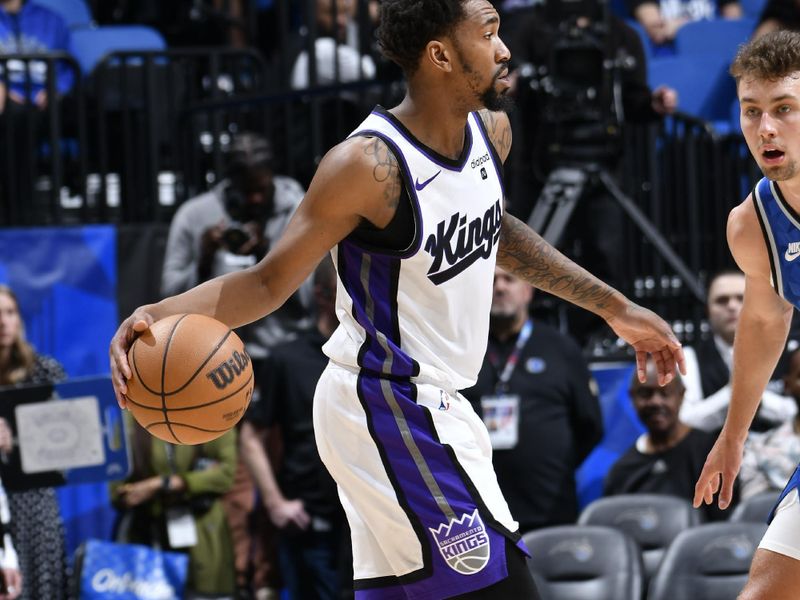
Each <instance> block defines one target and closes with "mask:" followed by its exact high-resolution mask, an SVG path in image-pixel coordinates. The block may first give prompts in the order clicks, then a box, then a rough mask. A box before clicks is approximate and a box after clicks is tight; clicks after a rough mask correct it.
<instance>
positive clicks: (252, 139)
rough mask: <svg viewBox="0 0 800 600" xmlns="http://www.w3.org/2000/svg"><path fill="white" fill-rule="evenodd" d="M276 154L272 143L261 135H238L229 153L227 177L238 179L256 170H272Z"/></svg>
mask: <svg viewBox="0 0 800 600" xmlns="http://www.w3.org/2000/svg"><path fill="white" fill-rule="evenodd" d="M274 158H275V152H274V151H273V149H272V143H270V141H269V140H268V139H267V138H266V137H264V136H263V135H261V134H259V133H255V132H252V131H243V132H241V133H239V134H236V136H234V138H233V142H232V143H231V147H230V151H229V152H228V164H227V176H228V177H231V178H232V177H236V176H239V175H242V174H243V173H245V172H248V171H252V170H255V169H269V170H272V163H273V159H274Z"/></svg>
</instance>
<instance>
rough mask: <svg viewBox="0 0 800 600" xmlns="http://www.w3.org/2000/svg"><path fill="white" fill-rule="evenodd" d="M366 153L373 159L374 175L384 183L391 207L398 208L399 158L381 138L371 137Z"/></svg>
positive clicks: (386, 196)
mask: <svg viewBox="0 0 800 600" xmlns="http://www.w3.org/2000/svg"><path fill="white" fill-rule="evenodd" d="M364 154H365V155H366V156H367V157H369V159H370V160H371V161H372V164H373V167H372V177H373V178H374V179H375V181H377V182H378V183H381V184H383V197H384V199H385V200H386V204H387V206H388V207H389V208H392V209H394V208H397V205H398V203H399V202H400V189H401V185H400V168H399V167H398V165H397V158H396V157H395V155H394V153H393V152H392V151H391V150H389V147H388V146H387V145H386V142H384V141H383V140H382V139H380V138H377V137H376V138H371V139H370V140H369V143H368V144H367V145H366V146H365V147H364Z"/></svg>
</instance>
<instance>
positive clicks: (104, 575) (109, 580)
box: [78, 540, 189, 600]
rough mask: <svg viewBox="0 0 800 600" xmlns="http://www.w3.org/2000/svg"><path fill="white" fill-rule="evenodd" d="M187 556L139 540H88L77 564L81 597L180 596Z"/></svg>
mask: <svg viewBox="0 0 800 600" xmlns="http://www.w3.org/2000/svg"><path fill="white" fill-rule="evenodd" d="M188 565H189V557H188V556H187V555H186V554H181V553H178V552H162V551H160V550H154V549H153V548H148V547H147V546H141V545H138V544H116V543H113V542H102V541H99V540H89V541H87V542H86V543H85V544H84V546H83V556H82V559H81V564H80V567H79V569H80V572H79V575H78V576H79V585H80V595H79V599H80V600H181V599H182V598H183V595H184V587H185V585H186V572H187V568H188Z"/></svg>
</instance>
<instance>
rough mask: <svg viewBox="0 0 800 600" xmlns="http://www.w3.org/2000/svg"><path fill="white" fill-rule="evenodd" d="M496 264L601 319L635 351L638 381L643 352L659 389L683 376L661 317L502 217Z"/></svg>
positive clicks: (673, 340)
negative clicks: (651, 362) (677, 373)
mask: <svg viewBox="0 0 800 600" xmlns="http://www.w3.org/2000/svg"><path fill="white" fill-rule="evenodd" d="M497 264H498V265H499V266H501V267H503V268H504V269H505V270H506V271H509V272H511V273H513V274H514V275H516V276H517V277H520V278H522V279H524V280H525V281H527V282H528V283H530V284H531V285H533V286H536V287H537V288H539V289H542V290H544V291H546V292H549V293H551V294H554V295H556V296H558V297H559V298H563V299H564V300H568V301H569V302H572V303H573V304H576V305H578V306H580V307H582V308H585V309H586V310H590V311H592V312H593V313H596V314H597V315H599V316H601V317H603V318H604V319H605V320H606V322H607V323H608V324H609V325H610V326H611V328H612V329H613V330H614V332H615V333H616V334H617V335H619V336H620V337H621V338H622V339H624V340H625V341H627V342H628V343H629V344H631V346H633V348H634V350H636V368H637V372H638V376H639V379H640V380H641V381H644V380H645V378H646V362H647V355H648V354H650V355H652V356H653V359H654V361H655V364H656V367H657V369H658V375H659V383H660V384H661V385H664V384H666V383H668V382H669V381H670V380H671V379H672V378H673V377H674V375H675V369H676V366H677V368H678V369H680V371H681V373H685V372H686V367H685V363H684V358H683V350H682V349H681V345H680V343H679V342H678V340H677V339H676V337H675V335H674V334H673V332H672V329H670V327H669V325H668V324H667V323H666V322H665V321H664V320H663V319H661V318H660V317H658V316H657V315H656V314H655V313H653V312H652V311H650V310H647V309H646V308H643V307H641V306H639V305H638V304H635V303H633V302H631V301H630V300H628V299H627V298H626V297H625V296H624V295H622V294H621V293H620V292H618V291H617V290H615V289H614V288H612V287H611V286H609V285H608V284H606V283H603V282H602V281H600V280H599V279H598V278H597V277H595V276H594V275H592V274H591V273H589V272H588V271H587V270H586V269H584V268H582V267H580V266H579V265H577V264H575V263H574V262H573V261H571V260H570V259H568V258H567V257H566V256H564V255H563V254H561V252H559V251H558V250H556V249H555V248H554V247H553V246H551V245H550V244H549V243H547V241H545V240H544V239H542V237H541V236H539V235H538V234H537V233H536V232H535V231H533V230H532V229H531V228H530V227H528V226H527V225H525V224H524V223H522V222H521V221H520V220H519V219H517V218H515V217H513V216H511V215H509V214H506V215H504V217H503V226H502V229H501V231H500V247H499V249H498V251H497Z"/></svg>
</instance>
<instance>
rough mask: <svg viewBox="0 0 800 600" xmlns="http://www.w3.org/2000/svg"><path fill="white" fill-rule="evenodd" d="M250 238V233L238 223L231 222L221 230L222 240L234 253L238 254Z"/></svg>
mask: <svg viewBox="0 0 800 600" xmlns="http://www.w3.org/2000/svg"><path fill="white" fill-rule="evenodd" d="M251 238H252V236H251V235H250V233H249V232H248V231H247V230H246V229H245V228H244V227H242V225H241V224H240V223H232V224H231V225H230V226H229V227H228V228H227V229H226V230H225V231H223V232H222V242H223V243H224V244H225V247H226V248H227V249H228V250H230V251H231V252H233V253H234V254H238V253H239V251H240V250H241V249H242V247H243V246H244V245H245V244H246V243H247V242H249V241H250V239H251Z"/></svg>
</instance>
